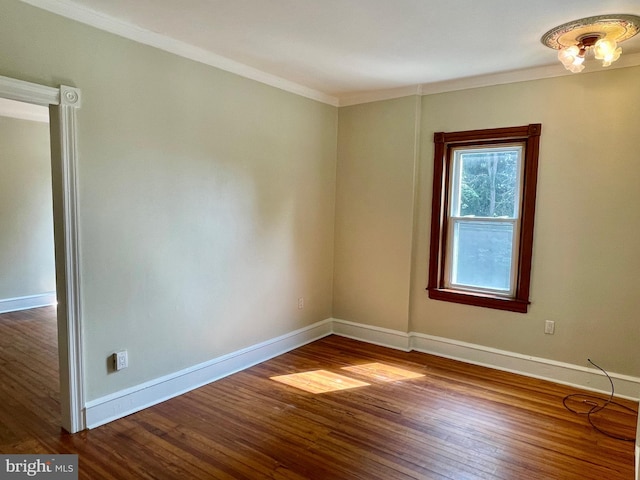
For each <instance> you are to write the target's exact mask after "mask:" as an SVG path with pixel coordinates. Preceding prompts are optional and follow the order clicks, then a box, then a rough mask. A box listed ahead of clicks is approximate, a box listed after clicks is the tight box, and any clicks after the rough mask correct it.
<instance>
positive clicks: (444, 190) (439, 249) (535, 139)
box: [427, 123, 542, 313]
mask: <svg viewBox="0 0 640 480" xmlns="http://www.w3.org/2000/svg"><path fill="white" fill-rule="evenodd" d="M541 131H542V125H541V124H539V123H534V124H530V125H524V126H521V127H507V128H493V129H487V130H469V131H464V132H449V133H445V132H437V133H435V134H434V138H433V139H434V144H435V153H434V172H433V201H432V205H431V245H430V249H429V283H428V286H427V290H428V292H429V298H432V299H435V300H444V301H448V302H454V303H462V304H465V305H475V306H479V307H487V308H496V309H499V310H508V311H512V312H519V313H526V312H527V308H528V306H529V303H530V302H529V288H530V283H531V256H532V252H533V224H534V216H535V206H536V186H537V176H538V152H539V148H540V133H541ZM506 142H523V143H524V145H525V153H524V177H523V185H522V197H521V201H522V210H521V217H520V237H519V242H520V245H519V254H518V259H517V266H516V268H517V271H516V286H515V294H514V296H513V297H502V296H494V295H490V294H481V293H476V292H469V291H466V290H464V291H463V290H452V289H447V288H445V285H444V268H445V255H446V251H447V248H446V246H447V238H446V236H447V235H446V232H447V217H448V214H447V211H448V197H449V191H448V190H449V174H450V169H451V155H450V152H451V149H452V148H453V147H461V146H462V147H465V146H476V145H490V144H496V143H506Z"/></svg>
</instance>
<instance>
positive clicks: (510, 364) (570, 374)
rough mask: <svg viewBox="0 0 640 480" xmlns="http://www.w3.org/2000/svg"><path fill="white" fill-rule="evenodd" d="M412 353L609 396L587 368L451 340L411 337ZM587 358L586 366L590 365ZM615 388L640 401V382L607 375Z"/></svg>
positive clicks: (601, 381) (600, 375)
mask: <svg viewBox="0 0 640 480" xmlns="http://www.w3.org/2000/svg"><path fill="white" fill-rule="evenodd" d="M410 336H411V345H412V348H411V349H412V350H416V351H418V352H423V353H430V354H432V355H438V356H440V357H445V358H450V359H452V360H460V361H463V362H466V363H471V364H474V365H480V366H483V367H489V368H494V369H496V370H502V371H505V372H511V373H517V374H519V375H524V376H527V377H532V378H539V379H542V380H549V381H551V382H555V383H560V384H563V385H569V386H572V387H576V388H581V389H585V390H590V391H593V392H598V393H603V394H609V393H610V390H609V389H610V384H609V381H608V380H607V379H606V377H605V376H604V375H603V373H602V372H601V371H600V370H598V369H597V368H589V367H586V366H585V367H583V366H580V365H574V364H571V363H564V362H558V361H555V360H549V359H546V358H540V357H534V356H529V355H522V354H520V353H515V352H509V351H506V350H499V349H496V348H490V347H485V346H483V345H476V344H473V343H466V342H460V341H458V340H452V339H449V338H442V337H435V336H432V335H424V334H421V333H415V332H414V333H411V334H410ZM586 360H587V359H586V358H585V363H586ZM607 373H609V375H610V376H611V379H612V380H613V382H614V385H615V393H616V396H618V397H622V398H626V399H629V400H635V401H637V400H638V397H639V396H638V391H639V389H640V378H638V377H632V376H630V375H622V374H618V373H614V372H607Z"/></svg>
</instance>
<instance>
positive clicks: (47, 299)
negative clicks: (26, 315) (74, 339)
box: [0, 292, 58, 313]
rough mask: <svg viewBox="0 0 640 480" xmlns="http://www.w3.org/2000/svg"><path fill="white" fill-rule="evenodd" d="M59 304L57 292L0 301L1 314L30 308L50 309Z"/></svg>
mask: <svg viewBox="0 0 640 480" xmlns="http://www.w3.org/2000/svg"><path fill="white" fill-rule="evenodd" d="M56 303H58V300H57V298H56V292H45V293H39V294H37V295H27V296H24V297H14V298H4V299H1V300H0V313H7V312H19V311H20V310H29V309H30V308H39V307H48V306H49V305H55V304H56Z"/></svg>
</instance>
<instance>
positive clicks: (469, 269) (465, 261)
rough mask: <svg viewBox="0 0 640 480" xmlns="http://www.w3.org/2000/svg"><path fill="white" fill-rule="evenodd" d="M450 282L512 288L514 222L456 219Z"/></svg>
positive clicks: (502, 288) (495, 288)
mask: <svg viewBox="0 0 640 480" xmlns="http://www.w3.org/2000/svg"><path fill="white" fill-rule="evenodd" d="M453 233H454V235H453V237H454V238H453V258H452V271H451V283H453V284H455V285H465V286H469V287H478V288H489V289H494V290H503V291H509V290H511V285H510V284H511V262H512V258H511V253H512V242H513V224H512V223H502V222H475V221H474V222H470V221H460V220H458V221H456V223H455V225H454V229H453Z"/></svg>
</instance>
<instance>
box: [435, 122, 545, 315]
mask: <svg viewBox="0 0 640 480" xmlns="http://www.w3.org/2000/svg"><path fill="white" fill-rule="evenodd" d="M540 130H541V126H540V125H539V124H533V125H528V126H524V127H511V128H500V129H492V130H476V131H470V132H453V133H436V134H435V136H434V139H435V159H434V160H435V164H434V165H435V168H434V189H433V202H432V222H431V249H430V265H429V286H428V290H429V296H430V297H431V298H434V299H437V300H446V301H452V302H457V303H465V304H470V305H478V306H484V307H491V308H498V309H503V310H511V311H516V312H526V311H527V306H528V304H529V283H530V271H531V254H532V242H533V215H534V211H535V188H536V176H537V160H538V159H537V157H538V146H539V137H540Z"/></svg>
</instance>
